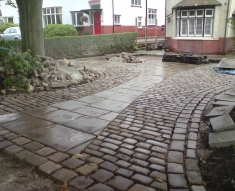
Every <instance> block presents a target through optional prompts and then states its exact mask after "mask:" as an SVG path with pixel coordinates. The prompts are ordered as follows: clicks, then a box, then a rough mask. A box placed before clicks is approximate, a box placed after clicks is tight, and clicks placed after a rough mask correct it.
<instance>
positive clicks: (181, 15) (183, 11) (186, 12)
mask: <svg viewBox="0 0 235 191" xmlns="http://www.w3.org/2000/svg"><path fill="white" fill-rule="evenodd" d="M183 12H186V13H187V16H183ZM181 17H182V18H185V17H188V10H182V11H181Z"/></svg>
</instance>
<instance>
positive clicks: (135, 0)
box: [131, 0, 141, 6]
mask: <svg viewBox="0 0 235 191" xmlns="http://www.w3.org/2000/svg"><path fill="white" fill-rule="evenodd" d="M131 5H132V6H141V0H131Z"/></svg>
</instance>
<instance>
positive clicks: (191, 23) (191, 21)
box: [188, 19, 195, 36]
mask: <svg viewBox="0 0 235 191" xmlns="http://www.w3.org/2000/svg"><path fill="white" fill-rule="evenodd" d="M194 22H195V20H194V19H189V21H188V24H189V27H188V30H189V31H188V34H189V35H190V36H194Z"/></svg>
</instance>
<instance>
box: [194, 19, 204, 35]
mask: <svg viewBox="0 0 235 191" xmlns="http://www.w3.org/2000/svg"><path fill="white" fill-rule="evenodd" d="M199 19H200V20H202V24H201V25H202V26H201V31H202V33H203V18H200V17H199V18H196V22H195V24H196V26H195V36H202V33H201V34H197V25H198V20H199Z"/></svg>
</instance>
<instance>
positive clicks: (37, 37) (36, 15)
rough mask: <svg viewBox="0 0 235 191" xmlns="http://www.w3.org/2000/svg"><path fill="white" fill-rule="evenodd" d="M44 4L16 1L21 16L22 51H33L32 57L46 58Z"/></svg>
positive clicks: (27, 0)
mask: <svg viewBox="0 0 235 191" xmlns="http://www.w3.org/2000/svg"><path fill="white" fill-rule="evenodd" d="M42 2H43V0H16V3H17V5H18V8H19V15H20V30H21V36H22V50H23V51H26V50H28V49H29V50H31V55H32V56H36V55H39V56H45V48H44V34H43V26H42Z"/></svg>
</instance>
